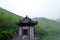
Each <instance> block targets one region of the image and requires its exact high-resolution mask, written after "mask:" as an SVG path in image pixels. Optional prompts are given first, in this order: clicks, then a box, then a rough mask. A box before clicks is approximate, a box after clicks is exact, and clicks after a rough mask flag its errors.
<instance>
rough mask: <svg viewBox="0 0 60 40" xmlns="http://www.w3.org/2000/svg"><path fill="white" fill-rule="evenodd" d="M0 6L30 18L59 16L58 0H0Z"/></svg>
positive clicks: (59, 5)
mask: <svg viewBox="0 0 60 40" xmlns="http://www.w3.org/2000/svg"><path fill="white" fill-rule="evenodd" d="M0 7H2V8H4V9H7V10H9V11H11V12H13V13H15V14H18V15H21V16H23V17H25V16H26V15H28V16H29V17H30V18H34V17H46V18H49V19H57V18H60V0H0Z"/></svg>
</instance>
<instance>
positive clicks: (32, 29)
mask: <svg viewBox="0 0 60 40" xmlns="http://www.w3.org/2000/svg"><path fill="white" fill-rule="evenodd" d="M30 40H34V27H30Z"/></svg>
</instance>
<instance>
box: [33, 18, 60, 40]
mask: <svg viewBox="0 0 60 40" xmlns="http://www.w3.org/2000/svg"><path fill="white" fill-rule="evenodd" d="M34 20H38V27H36V28H35V30H36V33H40V34H42V33H43V32H44V33H46V34H47V35H46V36H43V38H42V39H41V37H40V39H41V40H60V38H59V37H60V23H58V22H56V21H54V20H50V19H47V18H35V19H34ZM38 30H42V32H41V31H38ZM43 30H44V31H43ZM39 36H41V35H39Z"/></svg>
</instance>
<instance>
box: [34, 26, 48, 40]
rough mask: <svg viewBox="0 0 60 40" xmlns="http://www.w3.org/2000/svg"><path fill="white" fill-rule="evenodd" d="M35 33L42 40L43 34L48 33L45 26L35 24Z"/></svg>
mask: <svg viewBox="0 0 60 40" xmlns="http://www.w3.org/2000/svg"><path fill="white" fill-rule="evenodd" d="M35 34H37V35H39V37H40V40H41V38H42V37H43V36H45V35H47V31H46V30H45V29H43V28H41V26H39V25H36V26H35Z"/></svg>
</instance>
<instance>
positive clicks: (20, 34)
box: [19, 27, 22, 40]
mask: <svg viewBox="0 0 60 40" xmlns="http://www.w3.org/2000/svg"><path fill="white" fill-rule="evenodd" d="M19 40H22V27H19Z"/></svg>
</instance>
